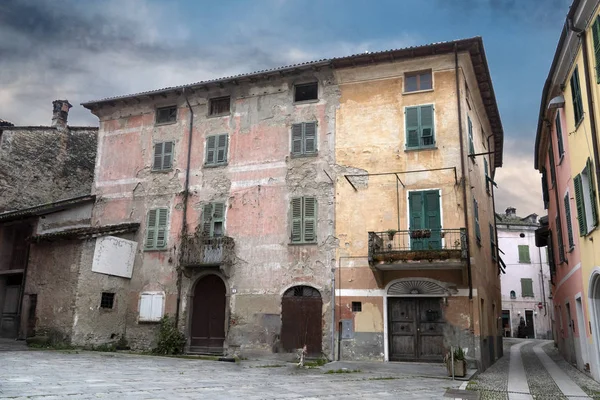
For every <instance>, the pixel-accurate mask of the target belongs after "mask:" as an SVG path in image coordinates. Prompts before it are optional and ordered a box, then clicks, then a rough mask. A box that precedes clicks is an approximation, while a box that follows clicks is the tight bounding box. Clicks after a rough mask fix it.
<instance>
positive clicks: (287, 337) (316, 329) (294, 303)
mask: <svg viewBox="0 0 600 400" xmlns="http://www.w3.org/2000/svg"><path fill="white" fill-rule="evenodd" d="M322 309H323V300H322V299H321V294H320V293H319V291H318V290H317V289H315V288H312V287H310V286H294V287H292V288H290V289H288V290H287V291H286V292H285V293H284V294H283V298H282V299H281V345H282V346H283V349H284V350H286V351H294V350H296V349H300V348H302V347H304V345H306V350H307V352H308V354H318V355H320V354H321V340H322V337H323V326H322V324H323V317H322Z"/></svg>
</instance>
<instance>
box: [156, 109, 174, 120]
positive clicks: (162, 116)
mask: <svg viewBox="0 0 600 400" xmlns="http://www.w3.org/2000/svg"><path fill="white" fill-rule="evenodd" d="M175 121H177V106H170V107H161V108H157V109H156V123H157V124H168V123H170V122H175Z"/></svg>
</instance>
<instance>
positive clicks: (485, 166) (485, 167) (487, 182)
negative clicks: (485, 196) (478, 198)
mask: <svg viewBox="0 0 600 400" xmlns="http://www.w3.org/2000/svg"><path fill="white" fill-rule="evenodd" d="M483 171H484V172H485V190H486V191H487V192H488V193H489V192H490V174H489V166H488V161H487V158H485V157H484V158H483Z"/></svg>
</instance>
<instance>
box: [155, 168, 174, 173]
mask: <svg viewBox="0 0 600 400" xmlns="http://www.w3.org/2000/svg"><path fill="white" fill-rule="evenodd" d="M150 172H152V173H153V174H166V173H168V172H173V168H169V169H153V170H151V171H150Z"/></svg>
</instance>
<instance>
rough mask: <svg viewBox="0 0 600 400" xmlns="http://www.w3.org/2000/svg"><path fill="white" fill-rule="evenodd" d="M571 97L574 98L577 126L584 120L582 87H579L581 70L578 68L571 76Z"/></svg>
mask: <svg viewBox="0 0 600 400" xmlns="http://www.w3.org/2000/svg"><path fill="white" fill-rule="evenodd" d="M570 84H571V97H572V98H573V114H574V116H575V125H577V124H579V122H580V121H581V119H582V118H583V102H582V100H581V86H580V85H579V70H578V68H577V66H575V69H574V70H573V75H571V80H570Z"/></svg>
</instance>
